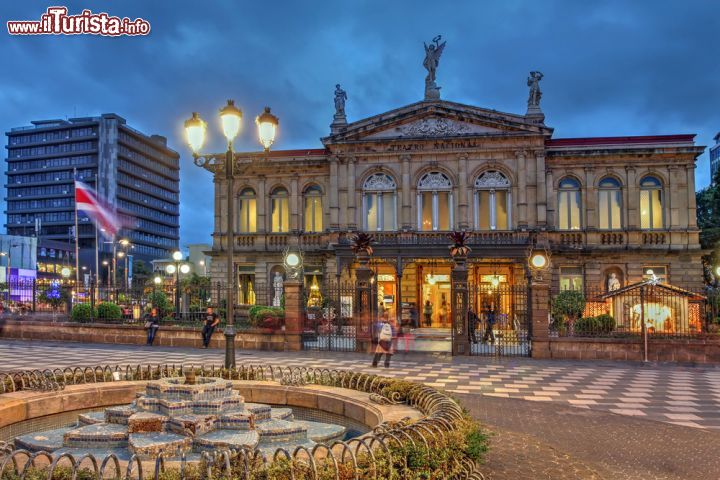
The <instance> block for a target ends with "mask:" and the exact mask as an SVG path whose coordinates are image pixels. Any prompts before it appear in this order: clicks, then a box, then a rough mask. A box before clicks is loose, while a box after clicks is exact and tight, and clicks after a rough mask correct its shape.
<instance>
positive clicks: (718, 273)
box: [715, 266, 720, 277]
mask: <svg viewBox="0 0 720 480" xmlns="http://www.w3.org/2000/svg"><path fill="white" fill-rule="evenodd" d="M715 275H716V276H718V277H720V266H717V267H715Z"/></svg>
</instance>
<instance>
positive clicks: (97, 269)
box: [94, 174, 100, 298]
mask: <svg viewBox="0 0 720 480" xmlns="http://www.w3.org/2000/svg"><path fill="white" fill-rule="evenodd" d="M95 191H96V192H99V191H100V186H99V185H98V176H97V174H95ZM94 223H95V287H96V288H98V290H97V292H98V293H100V289H99V287H100V282H99V281H98V279H99V278H100V244H99V243H98V222H97V219H96V220H95V222H94ZM96 298H99V295H97V296H96Z"/></svg>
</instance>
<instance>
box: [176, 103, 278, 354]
mask: <svg viewBox="0 0 720 480" xmlns="http://www.w3.org/2000/svg"><path fill="white" fill-rule="evenodd" d="M220 120H221V123H222V130H223V134H224V135H225V138H226V139H227V151H225V152H224V153H212V154H203V153H199V152H200V149H201V148H202V146H203V144H204V143H205V133H206V130H207V124H206V123H205V122H204V121H203V120H202V119H201V118H200V116H199V115H198V113H197V112H193V114H192V117H191V118H190V119H188V120H186V121H185V134H186V137H187V143H188V145H189V146H190V149H191V150H192V152H193V158H194V159H195V165H197V166H199V167H204V168H207V169H208V170H210V171H212V172H217V173H220V172H222V171H223V170H224V173H225V180H226V181H227V190H226V192H227V194H226V198H227V212H226V214H227V217H226V221H227V224H226V227H227V228H226V230H225V232H226V237H225V242H226V249H227V300H226V303H227V305H226V312H227V314H226V315H227V319H226V320H227V326H226V327H225V329H224V333H225V368H232V367H234V366H235V318H234V317H235V262H234V259H233V250H234V235H233V227H232V222H233V218H234V213H233V206H234V200H235V198H234V194H233V192H234V174H235V172H234V170H235V167H234V165H235V160H236V156H235V152H234V151H233V140H234V139H235V137H237V135H238V133H240V122H241V120H242V112H241V111H240V109H239V108H237V107H236V106H235V102H234V101H232V100H228V102H227V105H225V106H224V107H223V108H221V109H220ZM255 123H256V124H257V127H258V138H259V140H260V144H261V145H262V146H263V148H264V149H265V152H267V151H269V149H270V146H271V145H272V144H273V142H274V141H275V135H276V133H277V126H278V119H277V117H276V116H275V115H273V114H272V113H270V108H269V107H265V111H264V112H263V113H262V114H260V115H258V117H257V118H256V119H255Z"/></svg>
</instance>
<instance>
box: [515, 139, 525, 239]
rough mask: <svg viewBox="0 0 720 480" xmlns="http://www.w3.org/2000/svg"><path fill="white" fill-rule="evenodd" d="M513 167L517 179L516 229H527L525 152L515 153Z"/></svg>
mask: <svg viewBox="0 0 720 480" xmlns="http://www.w3.org/2000/svg"><path fill="white" fill-rule="evenodd" d="M515 166H516V168H517V170H516V172H517V179H518V199H517V206H518V208H517V213H518V216H517V220H518V223H517V225H518V227H520V228H527V225H528V222H527V179H526V172H525V168H526V165H525V151H524V150H518V151H516V152H515Z"/></svg>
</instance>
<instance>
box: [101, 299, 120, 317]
mask: <svg viewBox="0 0 720 480" xmlns="http://www.w3.org/2000/svg"><path fill="white" fill-rule="evenodd" d="M97 317H98V318H102V319H106V320H119V319H121V318H122V310H121V309H120V307H118V306H117V305H115V304H114V303H111V302H102V303H100V304H99V305H98V306H97Z"/></svg>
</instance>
